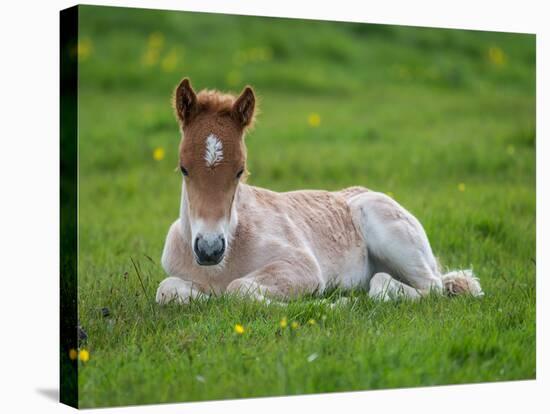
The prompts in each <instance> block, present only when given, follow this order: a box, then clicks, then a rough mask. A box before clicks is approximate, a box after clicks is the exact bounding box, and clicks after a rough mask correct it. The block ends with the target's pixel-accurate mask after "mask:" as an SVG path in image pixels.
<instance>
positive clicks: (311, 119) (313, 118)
mask: <svg viewBox="0 0 550 414" xmlns="http://www.w3.org/2000/svg"><path fill="white" fill-rule="evenodd" d="M307 123H308V124H309V126H310V127H312V128H317V127H318V126H319V125H320V124H321V116H320V115H319V114H317V113H315V112H313V113H311V114H309V116H308V117H307Z"/></svg>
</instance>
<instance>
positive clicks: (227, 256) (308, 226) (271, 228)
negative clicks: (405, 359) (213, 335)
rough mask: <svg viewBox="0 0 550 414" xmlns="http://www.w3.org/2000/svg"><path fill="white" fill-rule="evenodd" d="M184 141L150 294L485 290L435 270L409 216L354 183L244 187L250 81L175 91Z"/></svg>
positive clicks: (462, 276) (387, 294)
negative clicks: (332, 187)
mask: <svg viewBox="0 0 550 414" xmlns="http://www.w3.org/2000/svg"><path fill="white" fill-rule="evenodd" d="M174 109H175V112H176V117H177V119H178V122H179V125H180V128H181V131H182V134H183V137H184V138H183V139H182V141H181V144H180V149H179V160H180V169H181V172H182V174H183V186H182V193H181V207H180V217H179V219H177V220H176V221H175V222H174V223H173V224H172V226H171V227H170V230H169V231H168V236H167V238H166V243H165V246H164V251H163V254H162V266H163V267H164V270H165V271H166V273H167V274H168V275H169V277H168V278H166V279H164V280H163V281H162V282H161V283H160V286H159V288H158V290H157V295H156V300H157V302H158V303H166V302H169V301H172V300H175V301H178V302H180V303H186V302H188V301H189V299H190V298H192V297H198V296H205V295H209V294H211V293H221V292H235V293H239V294H243V295H248V296H251V297H253V298H256V299H260V300H262V299H266V300H269V299H268V298H277V299H283V300H284V299H290V298H292V297H295V296H297V295H300V294H304V293H311V292H322V291H323V290H324V289H325V288H326V287H327V286H341V287H343V288H352V287H360V288H364V289H366V290H368V291H369V295H370V296H371V297H373V298H376V299H381V300H388V299H392V298H395V297H408V298H418V297H421V296H423V295H426V294H428V293H429V292H430V291H437V292H441V293H446V294H449V295H455V294H461V293H468V294H471V295H475V296H479V295H482V294H483V292H482V290H481V287H480V285H479V282H478V281H477V278H476V277H475V276H474V275H473V273H472V272H471V271H470V270H457V271H453V272H450V273H447V274H442V273H441V271H440V269H439V267H438V263H437V261H436V259H435V257H434V255H433V253H432V250H431V247H430V244H429V242H428V238H427V236H426V233H425V232H424V229H423V228H422V226H421V224H420V223H419V222H418V220H417V219H416V218H415V217H414V216H412V215H411V214H410V213H409V212H408V211H407V210H405V209H404V208H403V207H401V206H400V205H399V204H398V203H397V202H395V201H394V200H393V199H392V198H390V197H388V196H386V195H384V194H382V193H377V192H373V191H369V190H367V189H366V188H363V187H351V188H347V189H345V190H342V191H337V192H328V191H312V190H302V191H293V192H288V193H276V192H273V191H269V190H266V189H263V188H258V187H253V186H249V185H246V184H245V183H244V180H245V178H246V147H245V144H244V134H245V131H246V130H247V128H248V127H250V126H251V125H252V123H253V122H254V111H255V97H254V92H253V91H252V89H251V88H250V87H246V88H245V89H244V90H243V92H242V93H241V95H240V96H239V97H237V98H234V97H233V96H230V95H224V94H221V93H219V92H216V91H208V90H203V91H201V92H200V93H198V94H195V92H194V91H193V88H192V87H191V85H190V83H189V80H188V79H184V80H183V81H182V82H181V83H180V84H179V86H178V87H177V89H176V91H175V95H174Z"/></svg>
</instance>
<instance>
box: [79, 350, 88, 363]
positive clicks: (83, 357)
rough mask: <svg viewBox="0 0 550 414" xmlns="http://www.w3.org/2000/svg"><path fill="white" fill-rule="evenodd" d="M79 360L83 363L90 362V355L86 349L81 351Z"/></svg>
mask: <svg viewBox="0 0 550 414" xmlns="http://www.w3.org/2000/svg"><path fill="white" fill-rule="evenodd" d="M78 359H80V360H81V361H82V362H88V361H89V360H90V353H89V352H88V351H87V350H85V349H81V350H80V352H79V353H78Z"/></svg>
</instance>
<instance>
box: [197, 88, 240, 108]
mask: <svg viewBox="0 0 550 414" xmlns="http://www.w3.org/2000/svg"><path fill="white" fill-rule="evenodd" d="M235 100H236V98H235V96H234V95H231V94H229V93H223V92H220V91H218V90H215V89H203V90H202V91H200V92H199V93H198V94H197V104H198V106H199V110H200V111H204V112H213V113H229V112H231V109H232V108H233V104H234V103H235Z"/></svg>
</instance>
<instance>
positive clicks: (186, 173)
mask: <svg viewBox="0 0 550 414" xmlns="http://www.w3.org/2000/svg"><path fill="white" fill-rule="evenodd" d="M180 170H181V173H182V174H183V175H184V176H186V177H187V176H188V175H189V173H188V172H187V170H186V169H185V167H184V166H183V165H181V166H180Z"/></svg>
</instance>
